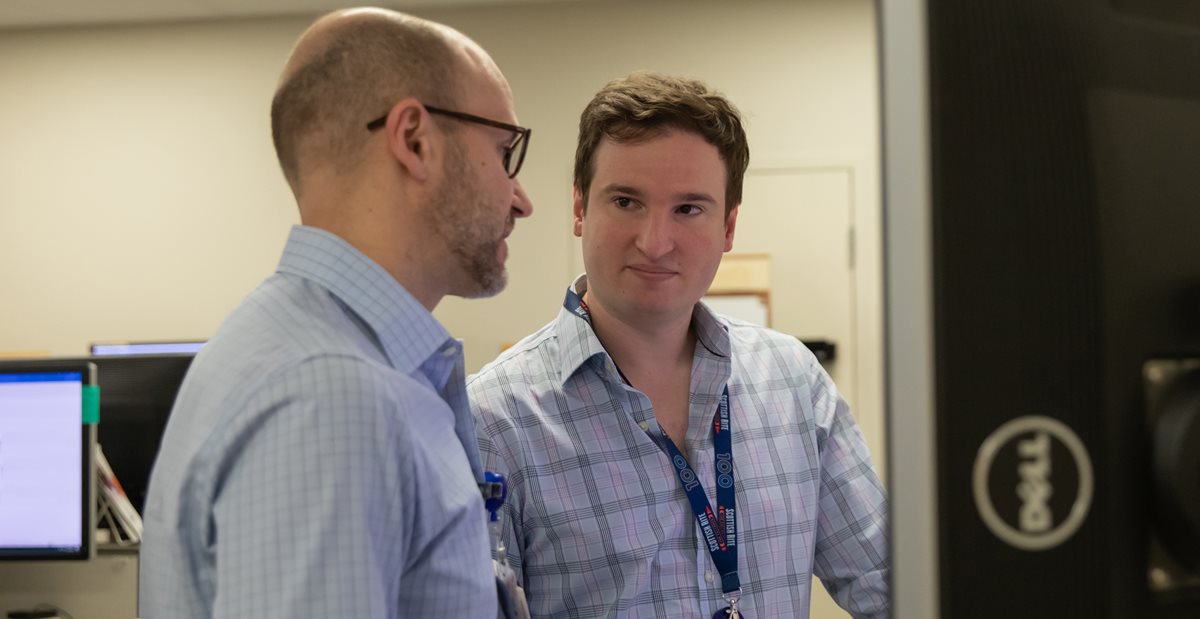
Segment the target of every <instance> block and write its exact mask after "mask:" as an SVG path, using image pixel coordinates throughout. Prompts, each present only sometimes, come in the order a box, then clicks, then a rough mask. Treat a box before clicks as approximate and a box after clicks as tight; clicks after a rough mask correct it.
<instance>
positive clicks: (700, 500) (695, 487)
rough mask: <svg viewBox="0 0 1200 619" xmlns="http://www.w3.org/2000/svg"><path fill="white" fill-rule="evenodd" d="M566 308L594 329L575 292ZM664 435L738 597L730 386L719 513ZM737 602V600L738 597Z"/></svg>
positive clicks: (716, 435)
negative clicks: (714, 509)
mask: <svg viewBox="0 0 1200 619" xmlns="http://www.w3.org/2000/svg"><path fill="white" fill-rule="evenodd" d="M563 307H565V308H566V309H567V311H569V312H571V313H573V314H575V315H576V316H579V317H580V318H582V319H584V320H586V321H587V322H588V324H589V325H591V323H592V317H591V314H590V313H589V312H588V309H587V305H586V304H585V303H584V302H583V299H581V298H580V297H579V295H578V294H576V292H575V291H574V290H571V289H567V298H566V299H565V300H564V301H563ZM620 371H621V370H620V368H617V372H618V373H620ZM621 378H622V379H624V378H625V375H624V374H622V375H621ZM625 382H626V383H628V382H629V381H628V380H626V381H625ZM660 434H661V438H662V440H661V441H660V442H661V443H662V445H663V447H664V448H665V449H666V450H667V455H669V456H670V457H671V464H672V465H673V466H674V469H675V475H676V477H678V478H679V484H680V485H681V486H683V491H684V492H685V493H687V498H688V503H690V504H691V506H692V512H693V513H694V514H695V515H696V522H697V523H699V525H700V531H701V533H703V534H704V541H705V543H706V544H707V547H708V554H709V556H711V557H712V561H713V565H715V566H716V568H717V571H718V572H719V573H720V574H721V592H722V593H724V594H730V593H736V592H738V590H739V589H741V586H742V585H741V580H740V579H739V578H738V569H737V565H738V561H737V558H738V557H737V516H736V513H735V511H736V510H735V508H736V506H737V498H736V496H735V495H734V477H733V438H732V436H733V427H732V425H731V422H730V418H729V386H728V385H726V386H725V390H724V391H722V392H721V401H720V403H719V404H718V405H717V416H716V418H715V419H713V447H714V448H715V450H716V461H715V465H716V480H717V510H716V512H714V511H713V508H712V504H711V503H709V501H708V497H707V496H706V495H705V494H704V487H703V486H701V485H700V479H699V478H698V477H696V471H694V470H692V465H691V464H690V463H688V461H687V458H686V457H684V455H683V453H681V452H680V451H679V448H678V447H676V446H675V443H674V442H673V441H672V440H671V438H670V437H669V436H667V433H666V432H665V431H662V430H660ZM734 599H735V600H736V599H737V598H736V597H734Z"/></svg>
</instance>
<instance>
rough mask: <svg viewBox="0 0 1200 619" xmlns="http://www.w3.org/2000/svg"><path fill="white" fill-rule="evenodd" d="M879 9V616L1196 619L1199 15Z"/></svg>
mask: <svg viewBox="0 0 1200 619" xmlns="http://www.w3.org/2000/svg"><path fill="white" fill-rule="evenodd" d="M877 6H878V7H879V11H880V16H881V27H882V43H881V66H882V73H883V76H882V77H883V81H882V85H883V94H884V96H883V106H884V107H883V109H884V117H883V126H884V140H883V144H884V158H885V162H884V163H885V166H884V170H885V191H884V198H885V222H886V224H885V225H886V248H887V249H886V257H887V260H886V265H885V268H886V297H885V298H886V307H885V311H886V315H887V318H886V320H887V323H886V329H887V346H888V350H887V353H886V356H887V357H886V358H887V364H888V370H887V372H888V376H887V380H888V432H889V450H888V454H889V460H890V465H889V467H888V471H889V476H890V491H891V499H892V508H893V509H892V522H893V535H892V540H893V549H894V553H893V557H894V566H895V571H894V592H895V602H896V614H895V616H896V617H898V618H899V619H915V618H920V619H931V618H936V617H972V618H989V617H1017V616H1019V617H1031V618H1032V617H1103V618H1112V619H1117V618H1126V617H1139V618H1144V619H1161V618H1167V617H1197V616H1200V569H1197V564H1200V446H1198V445H1197V444H1196V443H1197V442H1198V441H1200V398H1197V396H1196V395H1195V392H1196V391H1197V386H1196V384H1195V382H1194V381H1195V380H1196V377H1197V374H1196V373H1195V370H1194V368H1195V367H1196V365H1197V361H1196V360H1197V359H1200V4H1197V3H1196V2H1194V1H1190V0H1141V1H1134V0H1110V1H1107V2H1105V1H1102V0H1004V1H1002V2H996V1H995V0H925V1H920V0H895V1H893V0H889V1H887V2H880V3H878V5H877Z"/></svg>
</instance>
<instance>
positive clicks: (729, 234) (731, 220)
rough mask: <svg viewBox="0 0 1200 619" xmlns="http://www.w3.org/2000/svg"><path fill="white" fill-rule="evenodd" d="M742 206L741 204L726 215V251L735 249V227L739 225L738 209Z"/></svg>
mask: <svg viewBox="0 0 1200 619" xmlns="http://www.w3.org/2000/svg"><path fill="white" fill-rule="evenodd" d="M741 208H742V205H741V204H739V205H737V206H735V207H733V209H732V210H731V211H729V214H728V215H726V216H725V251H729V250H731V249H733V229H734V228H736V227H737V215H738V210H739V209H741Z"/></svg>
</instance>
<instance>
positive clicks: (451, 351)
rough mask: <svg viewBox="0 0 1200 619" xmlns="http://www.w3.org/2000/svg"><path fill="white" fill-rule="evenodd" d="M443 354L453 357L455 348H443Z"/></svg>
mask: <svg viewBox="0 0 1200 619" xmlns="http://www.w3.org/2000/svg"><path fill="white" fill-rule="evenodd" d="M442 356H443V357H446V358H450V357H453V356H454V349H453V348H446V349H443V350H442Z"/></svg>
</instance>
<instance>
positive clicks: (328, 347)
mask: <svg viewBox="0 0 1200 619" xmlns="http://www.w3.org/2000/svg"><path fill="white" fill-rule="evenodd" d="M271 124H272V132H273V137H274V141H275V148H276V152H277V154H278V157H279V161H280V165H281V167H282V168H283V172H284V176H285V177H286V178H287V181H288V184H289V185H290V187H291V189H292V192H293V193H294V194H295V196H296V202H297V204H298V206H299V209H300V219H301V222H302V225H299V226H296V227H295V228H293V229H292V231H291V234H290V236H289V237H288V241H287V245H286V247H285V248H284V251H283V257H282V258H281V260H280V262H279V266H278V269H277V271H276V272H275V273H274V274H273V275H272V276H270V277H269V278H267V280H266V281H264V282H263V283H262V284H261V285H260V286H259V287H258V288H257V289H256V290H255V291H254V292H253V293H251V294H250V296H249V297H248V298H247V299H246V300H245V302H244V303H243V304H242V305H241V307H239V308H238V309H236V310H235V311H234V312H233V314H231V315H230V316H229V317H228V318H227V319H226V321H225V322H224V323H223V324H222V326H221V327H220V328H219V329H218V331H217V332H216V334H215V335H214V336H213V337H212V338H211V339H210V340H209V342H208V344H207V345H206V346H205V349H204V351H203V352H202V353H201V354H200V355H199V356H198V357H197V358H196V360H195V362H194V363H193V365H192V368H191V371H190V372H189V374H188V377H187V379H186V380H185V381H184V384H183V387H182V388H181V390H180V393H179V397H178V400H177V402H176V405H175V410H174V411H173V413H172V416H171V420H170V423H169V424H168V427H167V430H166V433H165V435H164V437H163V442H162V448H161V451H160V452H159V457H158V461H157V463H156V465H155V470H154V473H153V476H152V479H151V482H150V491H149V497H148V500H147V513H146V526H145V539H144V542H143V546H142V555H141V565H142V570H141V598H140V603H141V616H142V617H144V618H146V619H155V618H158V617H170V618H172V619H174V618H188V617H255V618H256V619H263V618H266V617H356V618H366V617H377V618H388V617H401V616H426V617H487V618H488V619H491V618H492V617H495V616H496V614H497V595H496V584H495V578H494V574H493V570H492V562H491V561H490V560H489V558H490V557H489V551H488V537H487V530H486V526H485V512H484V509H483V503H482V499H481V497H480V494H479V490H478V488H477V483H478V482H479V481H481V479H482V472H481V470H480V458H479V455H478V451H477V448H476V445H475V434H474V428H473V424H472V421H471V418H470V413H469V411H468V408H467V400H466V393H465V390H464V383H463V378H464V372H463V353H462V348H461V345H460V343H459V342H458V341H457V340H455V339H454V338H452V337H451V336H450V334H449V333H447V332H446V330H445V329H444V328H443V327H442V326H441V325H440V324H438V322H437V320H436V319H434V317H433V315H432V314H431V312H432V310H433V309H434V307H435V306H436V305H437V304H438V302H439V301H440V300H441V299H442V298H443V297H445V296H446V295H457V296H463V297H480V296H488V295H492V294H495V293H497V292H499V291H500V290H501V289H502V288H503V287H504V284H505V269H504V262H505V259H506V257H507V253H508V248H507V245H506V244H505V239H506V238H507V237H508V235H509V234H510V233H511V232H512V229H513V225H514V223H515V221H516V219H517V218H521V217H527V216H529V215H530V213H531V212H532V205H531V204H530V202H529V199H528V197H527V196H526V194H525V192H524V190H523V189H522V187H521V184H520V182H519V181H517V180H516V176H517V173H518V172H519V171H520V168H521V162H522V161H523V159H524V156H525V149H526V148H527V146H528V144H529V136H530V130H529V129H526V128H523V127H520V126H518V125H517V124H516V116H515V114H514V111H513V104H512V94H511V92H510V90H509V86H508V83H507V82H506V81H505V79H504V76H503V75H502V74H501V73H500V70H499V69H498V68H497V67H496V65H495V63H494V62H493V61H492V60H491V58H490V57H489V56H488V55H487V53H486V52H485V51H484V50H483V49H481V48H480V47H479V46H478V45H476V44H475V43H474V42H472V41H471V40H470V39H468V38H467V37H465V36H463V35H462V34H460V33H458V32H456V31H454V30H452V29H450V28H447V27H445V26H442V25H440V24H435V23H432V22H427V21H424V20H419V19H416V18H412V17H409V16H406V15H402V14H399V13H395V12H391V11H384V10H378V9H354V10H346V11H339V12H337V13H333V14H330V15H327V16H325V17H322V18H321V19H319V20H317V21H316V22H315V23H314V24H313V25H312V26H311V27H310V28H309V29H308V30H307V31H306V32H305V33H304V34H303V35H302V36H301V38H300V40H299V41H298V42H297V44H296V47H295V49H294V50H293V51H292V54H291V56H290V58H289V60H288V62H287V66H286V68H285V69H284V71H283V75H282V77H281V79H280V82H279V85H278V89H277V91H276V93H275V98H274V101H273V103H272V108H271Z"/></svg>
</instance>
